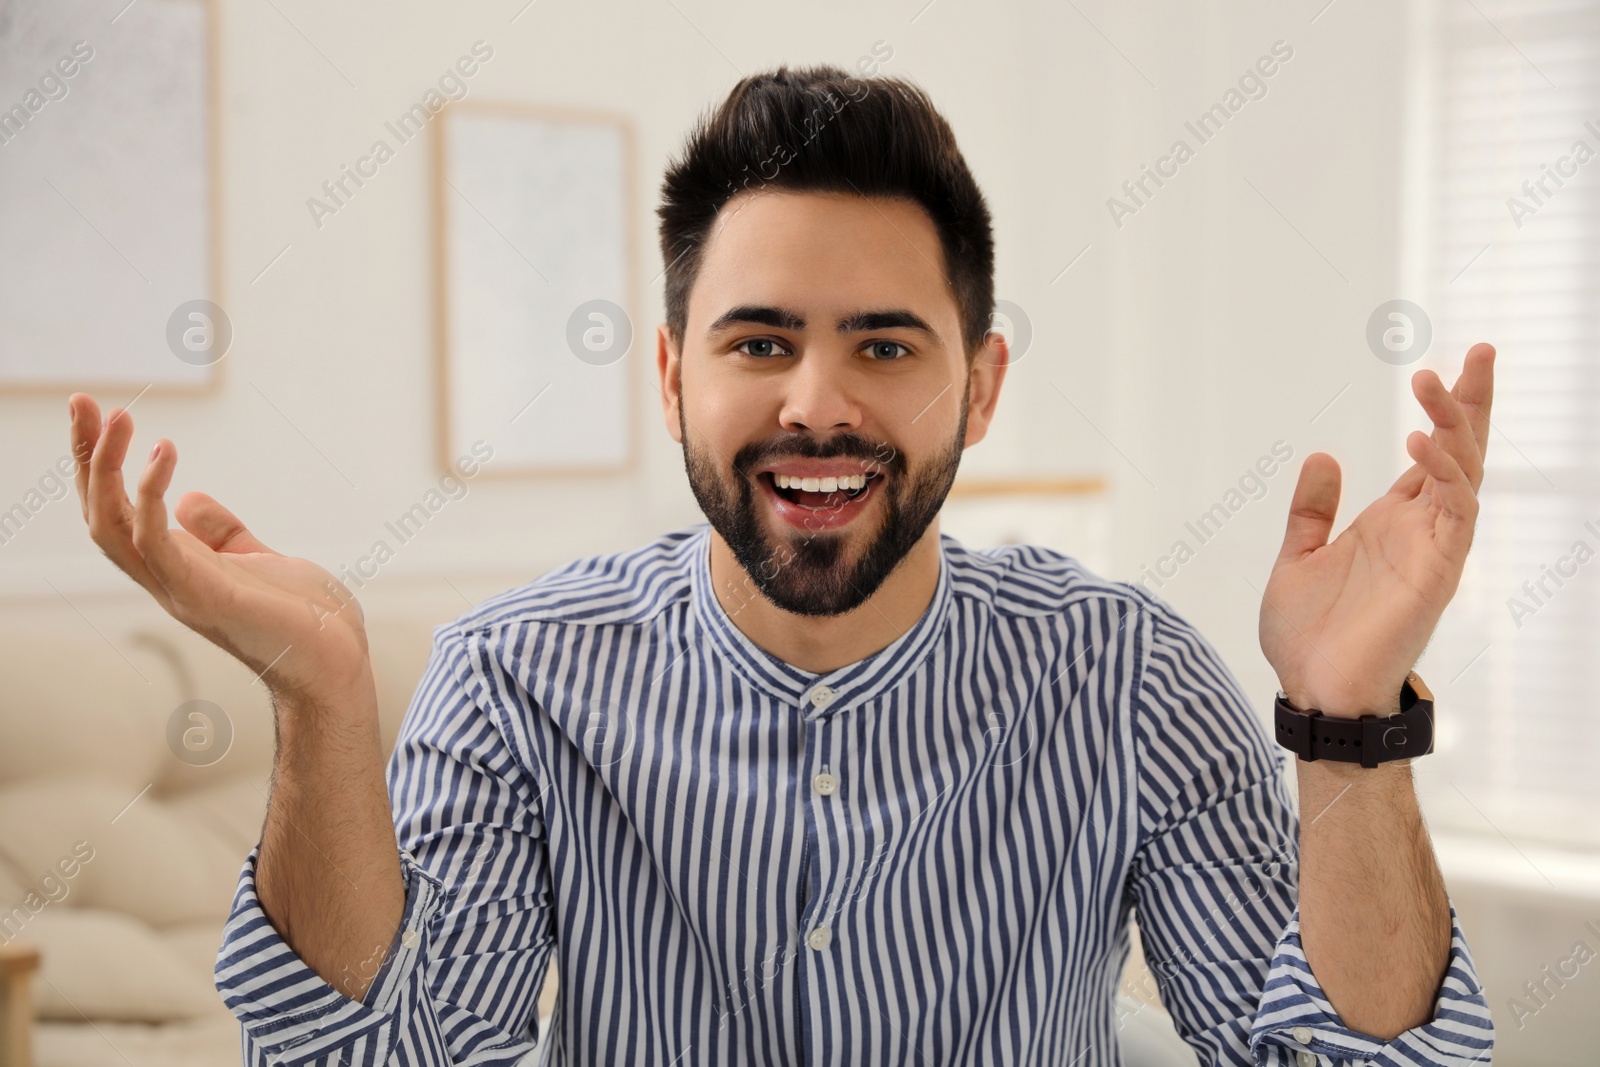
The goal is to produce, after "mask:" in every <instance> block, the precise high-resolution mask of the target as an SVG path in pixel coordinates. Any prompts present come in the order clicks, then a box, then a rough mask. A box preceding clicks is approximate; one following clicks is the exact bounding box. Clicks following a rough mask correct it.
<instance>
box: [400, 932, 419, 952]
mask: <svg viewBox="0 0 1600 1067" xmlns="http://www.w3.org/2000/svg"><path fill="white" fill-rule="evenodd" d="M400 943H401V944H402V945H404V946H405V947H406V948H416V947H417V932H416V931H415V930H407V931H406V932H405V933H403V934H401V935H400Z"/></svg>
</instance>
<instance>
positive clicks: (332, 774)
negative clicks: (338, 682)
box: [256, 689, 405, 1000]
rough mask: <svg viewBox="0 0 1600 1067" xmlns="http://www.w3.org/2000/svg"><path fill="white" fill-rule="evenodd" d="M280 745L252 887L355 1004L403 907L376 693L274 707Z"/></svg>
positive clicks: (301, 951)
mask: <svg viewBox="0 0 1600 1067" xmlns="http://www.w3.org/2000/svg"><path fill="white" fill-rule="evenodd" d="M274 704H275V709H276V714H277V735H278V747H277V758H276V762H275V764H274V768H273V775H272V791H271V797H270V802H269V804H268V806H267V818H266V823H265V825H264V826H263V828H262V832H261V851H260V855H259V857H258V859H257V866H256V885H257V892H258V895H259V899H260V902H261V908H262V910H263V911H264V912H265V913H266V915H267V917H268V918H269V919H270V920H271V921H272V924H273V926H274V927H275V928H276V929H277V930H278V933H279V934H280V935H281V936H282V937H283V939H284V941H286V942H287V943H288V944H289V946H290V947H291V948H293V949H294V951H295V953H296V954H298V955H299V956H300V958H301V959H302V960H304V961H305V962H306V964H307V966H309V967H310V968H311V969H312V970H314V971H316V972H317V974H318V975H320V976H321V977H322V978H323V979H324V980H325V981H327V982H329V983H330V984H331V985H333V986H334V987H335V988H337V989H338V990H339V991H340V992H342V993H344V994H345V995H346V996H348V997H350V998H352V999H356V1000H359V999H361V998H362V997H363V995H364V994H365V993H366V991H367V988H368V987H369V986H370V984H371V982H372V978H373V976H374V975H375V974H376V973H377V971H378V968H379V967H380V966H381V965H382V963H383V959H384V956H385V954H386V953H387V952H388V950H389V946H390V945H391V943H392V942H393V940H394V935H395V932H396V930H397V929H398V928H399V925H400V920H401V917H402V914H403V912H404V907H405V890H404V884H403V881H402V879H401V875H400V855H399V851H398V849H397V847H396V845H395V833H394V821H393V815H392V813H391V809H390V807H389V797H388V789H387V787H386V785H385V780H384V760H383V752H382V745H381V742H380V740H379V736H378V712H377V701H376V697H375V696H374V695H373V693H372V692H370V691H369V690H366V689H363V690H362V691H360V692H357V693H355V694H352V695H348V696H344V697H341V698H337V699H325V700H319V701H311V700H286V699H278V700H276V701H275V702H274Z"/></svg>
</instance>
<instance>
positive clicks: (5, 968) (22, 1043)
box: [0, 943, 39, 1067]
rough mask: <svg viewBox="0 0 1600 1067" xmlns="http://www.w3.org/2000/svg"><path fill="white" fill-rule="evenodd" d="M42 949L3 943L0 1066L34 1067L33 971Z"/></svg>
mask: <svg viewBox="0 0 1600 1067" xmlns="http://www.w3.org/2000/svg"><path fill="white" fill-rule="evenodd" d="M38 967H39V950H38V949H37V948H35V947H34V946H32V945H25V944H15V943H14V944H0V1067H33V972H34V971H35V970H37V969H38Z"/></svg>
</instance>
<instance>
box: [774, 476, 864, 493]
mask: <svg viewBox="0 0 1600 1067" xmlns="http://www.w3.org/2000/svg"><path fill="white" fill-rule="evenodd" d="M772 480H773V481H774V482H776V483H777V485H778V488H779V489H800V490H803V491H805V492H807V493H833V492H837V491H838V490H840V489H861V488H864V487H865V486H866V484H867V476H866V475H865V474H847V475H845V476H844V477H843V478H800V477H796V476H795V475H791V474H774V475H773V476H772Z"/></svg>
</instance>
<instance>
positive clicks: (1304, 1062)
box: [1294, 1049, 1317, 1067]
mask: <svg viewBox="0 0 1600 1067" xmlns="http://www.w3.org/2000/svg"><path fill="white" fill-rule="evenodd" d="M1294 1062H1295V1063H1297V1064H1299V1065H1300V1067H1317V1057H1316V1054H1315V1053H1311V1052H1307V1051H1306V1050H1305V1049H1301V1050H1300V1051H1299V1052H1296V1053H1295V1054H1294Z"/></svg>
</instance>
